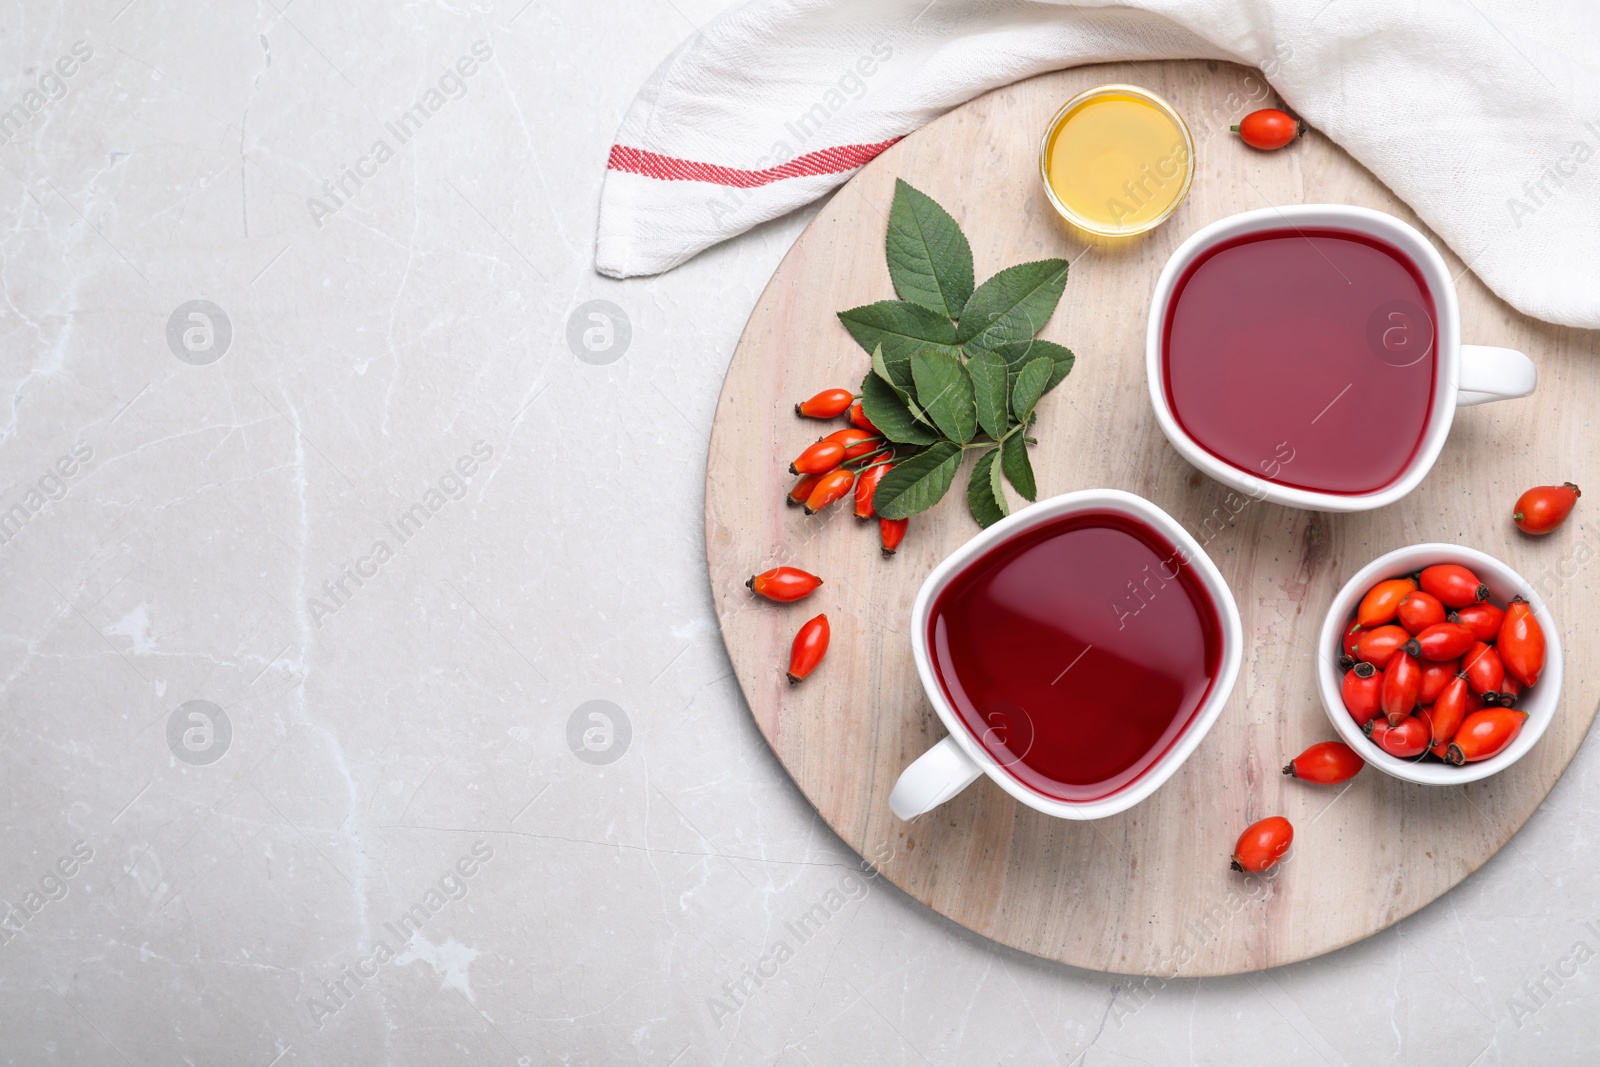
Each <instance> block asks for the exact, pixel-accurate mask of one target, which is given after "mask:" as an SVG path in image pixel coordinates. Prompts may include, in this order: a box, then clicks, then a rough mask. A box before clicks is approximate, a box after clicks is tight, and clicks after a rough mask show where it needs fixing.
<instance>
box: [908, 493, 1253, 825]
mask: <svg viewBox="0 0 1600 1067" xmlns="http://www.w3.org/2000/svg"><path fill="white" fill-rule="evenodd" d="M928 646H929V650H930V654H931V658H932V661H933V667H934V672H935V674H936V675H937V676H938V678H939V683H940V685H941V687H942V689H943V691H944V694H945V697H946V698H947V699H948V700H949V702H950V705H951V707H953V708H954V709H955V711H956V713H957V715H958V716H959V717H960V719H961V721H962V722H963V723H964V724H965V725H966V727H967V729H968V730H969V731H970V732H971V733H972V735H973V736H974V737H975V738H977V740H978V741H979V743H981V744H982V745H983V746H984V747H985V748H986V749H987V750H988V752H989V754H990V755H991V756H992V757H993V758H994V759H995V761H996V762H997V763H999V764H1000V765H1001V766H1002V767H1004V768H1005V769H1006V770H1007V772H1008V773H1010V774H1011V775H1012V776H1013V777H1014V778H1016V779H1017V780H1018V781H1019V782H1021V783H1022V784H1023V785H1025V786H1027V787H1029V788H1030V789H1033V790H1035V791H1037V792H1039V793H1041V794H1043V795H1045V796H1049V797H1053V798H1055V799H1057V800H1065V801H1088V800H1096V799H1099V798H1101V797H1104V796H1107V795H1109V794H1111V793H1114V792H1116V791H1117V790H1119V789H1121V788H1123V787H1124V786H1126V785H1128V784H1129V783H1131V782H1133V781H1135V780H1137V779H1138V778H1139V777H1140V775H1142V774H1144V772H1145V771H1147V770H1148V769H1149V768H1150V767H1151V766H1152V765H1153V764H1154V763H1156V761H1157V760H1159V759H1160V758H1161V756H1162V755H1163V754H1164V753H1166V752H1167V750H1168V749H1169V748H1171V746H1172V745H1173V743H1174V742H1176V741H1177V739H1178V738H1179V736H1180V735H1181V734H1182V733H1183V731H1184V729H1185V728H1186V727H1187V726H1188V725H1189V723H1190V722H1191V721H1193V719H1194V717H1195V715H1196V713H1197V712H1198V711H1199V710H1200V708H1201V706H1202V705H1203V704H1204V703H1205V701H1206V698H1207V696H1208V695H1209V694H1210V692H1211V687H1212V685H1213V684H1214V682H1215V680H1216V677H1217V674H1218V672H1219V670H1220V665H1221V660H1222V623H1221V619H1220V617H1219V615H1218V612H1217V608H1216V606H1215V605H1214V604H1213V603H1212V601H1211V598H1210V595H1209V594H1208V593H1207V592H1206V590H1205V588H1204V586H1203V585H1202V584H1201V582H1200V580H1199V578H1198V576H1196V575H1195V574H1194V573H1193V569H1192V568H1191V567H1190V566H1189V565H1188V562H1187V560H1186V559H1185V557H1183V556H1182V555H1181V554H1180V553H1179V552H1178V551H1177V550H1176V549H1175V548H1173V546H1172V545H1170V544H1169V543H1168V542H1167V540H1166V539H1165V538H1164V537H1163V536H1162V535H1161V534H1159V533H1158V532H1156V531H1155V530H1154V529H1152V528H1150V527H1149V526H1147V525H1146V524H1144V523H1143V522H1141V521H1139V520H1137V519H1134V518H1132V517H1130V516H1128V515H1125V514H1122V513H1119V512H1109V511H1108V512H1079V513H1075V514H1072V515H1067V516H1063V517H1061V518H1059V519H1056V520H1053V521H1050V522H1046V523H1043V524H1041V525H1039V526H1036V527H1034V528H1032V529H1029V530H1026V531H1024V532H1022V533H1019V534H1018V535H1017V536H1015V537H1013V538H1010V539H1008V540H1005V541H1002V542H1001V543H999V544H998V545H996V546H994V547H993V548H991V549H990V550H989V551H988V552H987V553H985V554H984V555H982V556H980V557H978V558H977V559H976V560H974V561H973V562H972V563H971V564H969V565H968V566H967V567H966V568H965V569H964V570H962V571H961V572H960V573H959V574H957V575H956V576H955V577H954V578H953V579H951V581H950V583H949V584H948V585H947V586H946V587H945V588H944V589H943V590H942V591H941V592H940V593H939V595H938V597H937V599H936V600H935V601H934V604H933V609H932V612H931V613H930V616H929V622H928Z"/></svg>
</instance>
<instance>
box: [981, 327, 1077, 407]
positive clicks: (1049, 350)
mask: <svg viewBox="0 0 1600 1067" xmlns="http://www.w3.org/2000/svg"><path fill="white" fill-rule="evenodd" d="M968 348H969V353H970V350H971V346H968ZM995 352H996V353H998V354H999V356H1000V358H1001V359H1003V360H1005V362H1006V366H1007V367H1008V368H1009V369H1010V372H1011V376H1012V378H1015V377H1016V375H1017V372H1018V371H1020V370H1021V369H1022V368H1023V367H1024V366H1025V365H1026V364H1027V363H1028V362H1029V361H1030V360H1032V359H1035V358H1037V357H1039V356H1049V357H1050V359H1051V360H1052V361H1053V362H1054V363H1055V370H1053V371H1052V372H1051V374H1050V380H1049V381H1048V382H1046V383H1045V387H1044V391H1045V392H1047V393H1048V392H1049V391H1050V390H1052V389H1054V388H1055V387H1056V386H1058V385H1060V384H1061V380H1062V379H1063V378H1065V377H1066V376H1067V375H1068V374H1071V373H1072V364H1073V362H1074V359H1075V357H1074V356H1073V354H1072V350H1071V349H1070V348H1064V347H1062V346H1061V345H1058V344H1056V343H1055V342H1054V341H1046V340H1044V339H1042V338H1038V337H1035V338H1031V339H1029V340H1027V341H1009V342H1007V343H1006V344H1003V345H1001V346H999V347H998V348H996V349H995Z"/></svg>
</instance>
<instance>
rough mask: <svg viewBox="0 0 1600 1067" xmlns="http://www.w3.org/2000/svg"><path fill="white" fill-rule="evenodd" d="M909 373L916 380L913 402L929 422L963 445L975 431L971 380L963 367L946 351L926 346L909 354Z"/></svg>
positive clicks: (975, 418) (975, 421) (976, 421)
mask: <svg viewBox="0 0 1600 1067" xmlns="http://www.w3.org/2000/svg"><path fill="white" fill-rule="evenodd" d="M911 376H912V377H913V378H914V379H915V380H916V383H917V403H919V404H921V405H922V410H923V411H925V412H927V413H928V417H929V418H931V419H932V420H933V424H934V425H935V426H937V427H938V428H939V430H940V431H941V432H942V433H943V434H944V435H945V436H946V437H948V438H950V439H951V440H952V441H956V442H958V443H960V444H966V443H967V442H968V441H970V440H972V435H973V434H975V433H977V432H978V414H977V411H976V410H975V409H974V407H973V400H972V379H971V378H970V377H969V376H968V375H967V368H966V367H963V366H962V365H961V361H960V360H959V359H957V358H956V357H955V356H953V355H951V354H950V353H949V352H941V351H939V350H937V349H930V350H928V351H926V352H918V353H917V354H916V355H914V356H912V357H911Z"/></svg>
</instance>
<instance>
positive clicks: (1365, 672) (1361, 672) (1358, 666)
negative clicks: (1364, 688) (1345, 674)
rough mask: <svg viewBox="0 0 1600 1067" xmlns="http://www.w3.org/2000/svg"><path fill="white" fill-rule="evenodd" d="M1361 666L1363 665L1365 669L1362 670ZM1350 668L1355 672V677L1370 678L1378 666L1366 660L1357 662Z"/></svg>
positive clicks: (1376, 671) (1375, 672)
mask: <svg viewBox="0 0 1600 1067" xmlns="http://www.w3.org/2000/svg"><path fill="white" fill-rule="evenodd" d="M1363 667H1365V668H1366V670H1362V668H1363ZM1350 669H1351V670H1353V671H1355V672H1356V677H1357V678H1371V677H1372V676H1373V675H1374V674H1377V673H1378V668H1376V667H1374V666H1373V665H1372V664H1370V663H1366V662H1361V663H1357V664H1356V665H1355V666H1354V667H1351V668H1350Z"/></svg>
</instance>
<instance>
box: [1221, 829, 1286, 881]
mask: <svg viewBox="0 0 1600 1067" xmlns="http://www.w3.org/2000/svg"><path fill="white" fill-rule="evenodd" d="M1293 842H1294V827H1293V826H1291V825H1289V820H1288V819H1285V818H1284V817H1283V816H1282V815H1272V816H1269V817H1268V818H1265V819H1262V820H1261V821H1260V822H1257V823H1252V824H1251V825H1250V826H1249V827H1248V828H1247V829H1246V830H1245V832H1244V833H1242V834H1240V835H1239V843H1238V844H1236V845H1234V846H1233V862H1232V863H1231V864H1229V866H1231V867H1232V868H1233V869H1234V870H1236V871H1248V872H1250V873H1251V874H1259V873H1261V872H1262V871H1265V870H1267V869H1268V868H1270V867H1272V866H1273V865H1274V864H1276V863H1277V862H1278V861H1279V860H1280V859H1282V858H1283V854H1284V853H1285V852H1287V851H1289V846H1290V845H1291V844H1292V843H1293Z"/></svg>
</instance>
